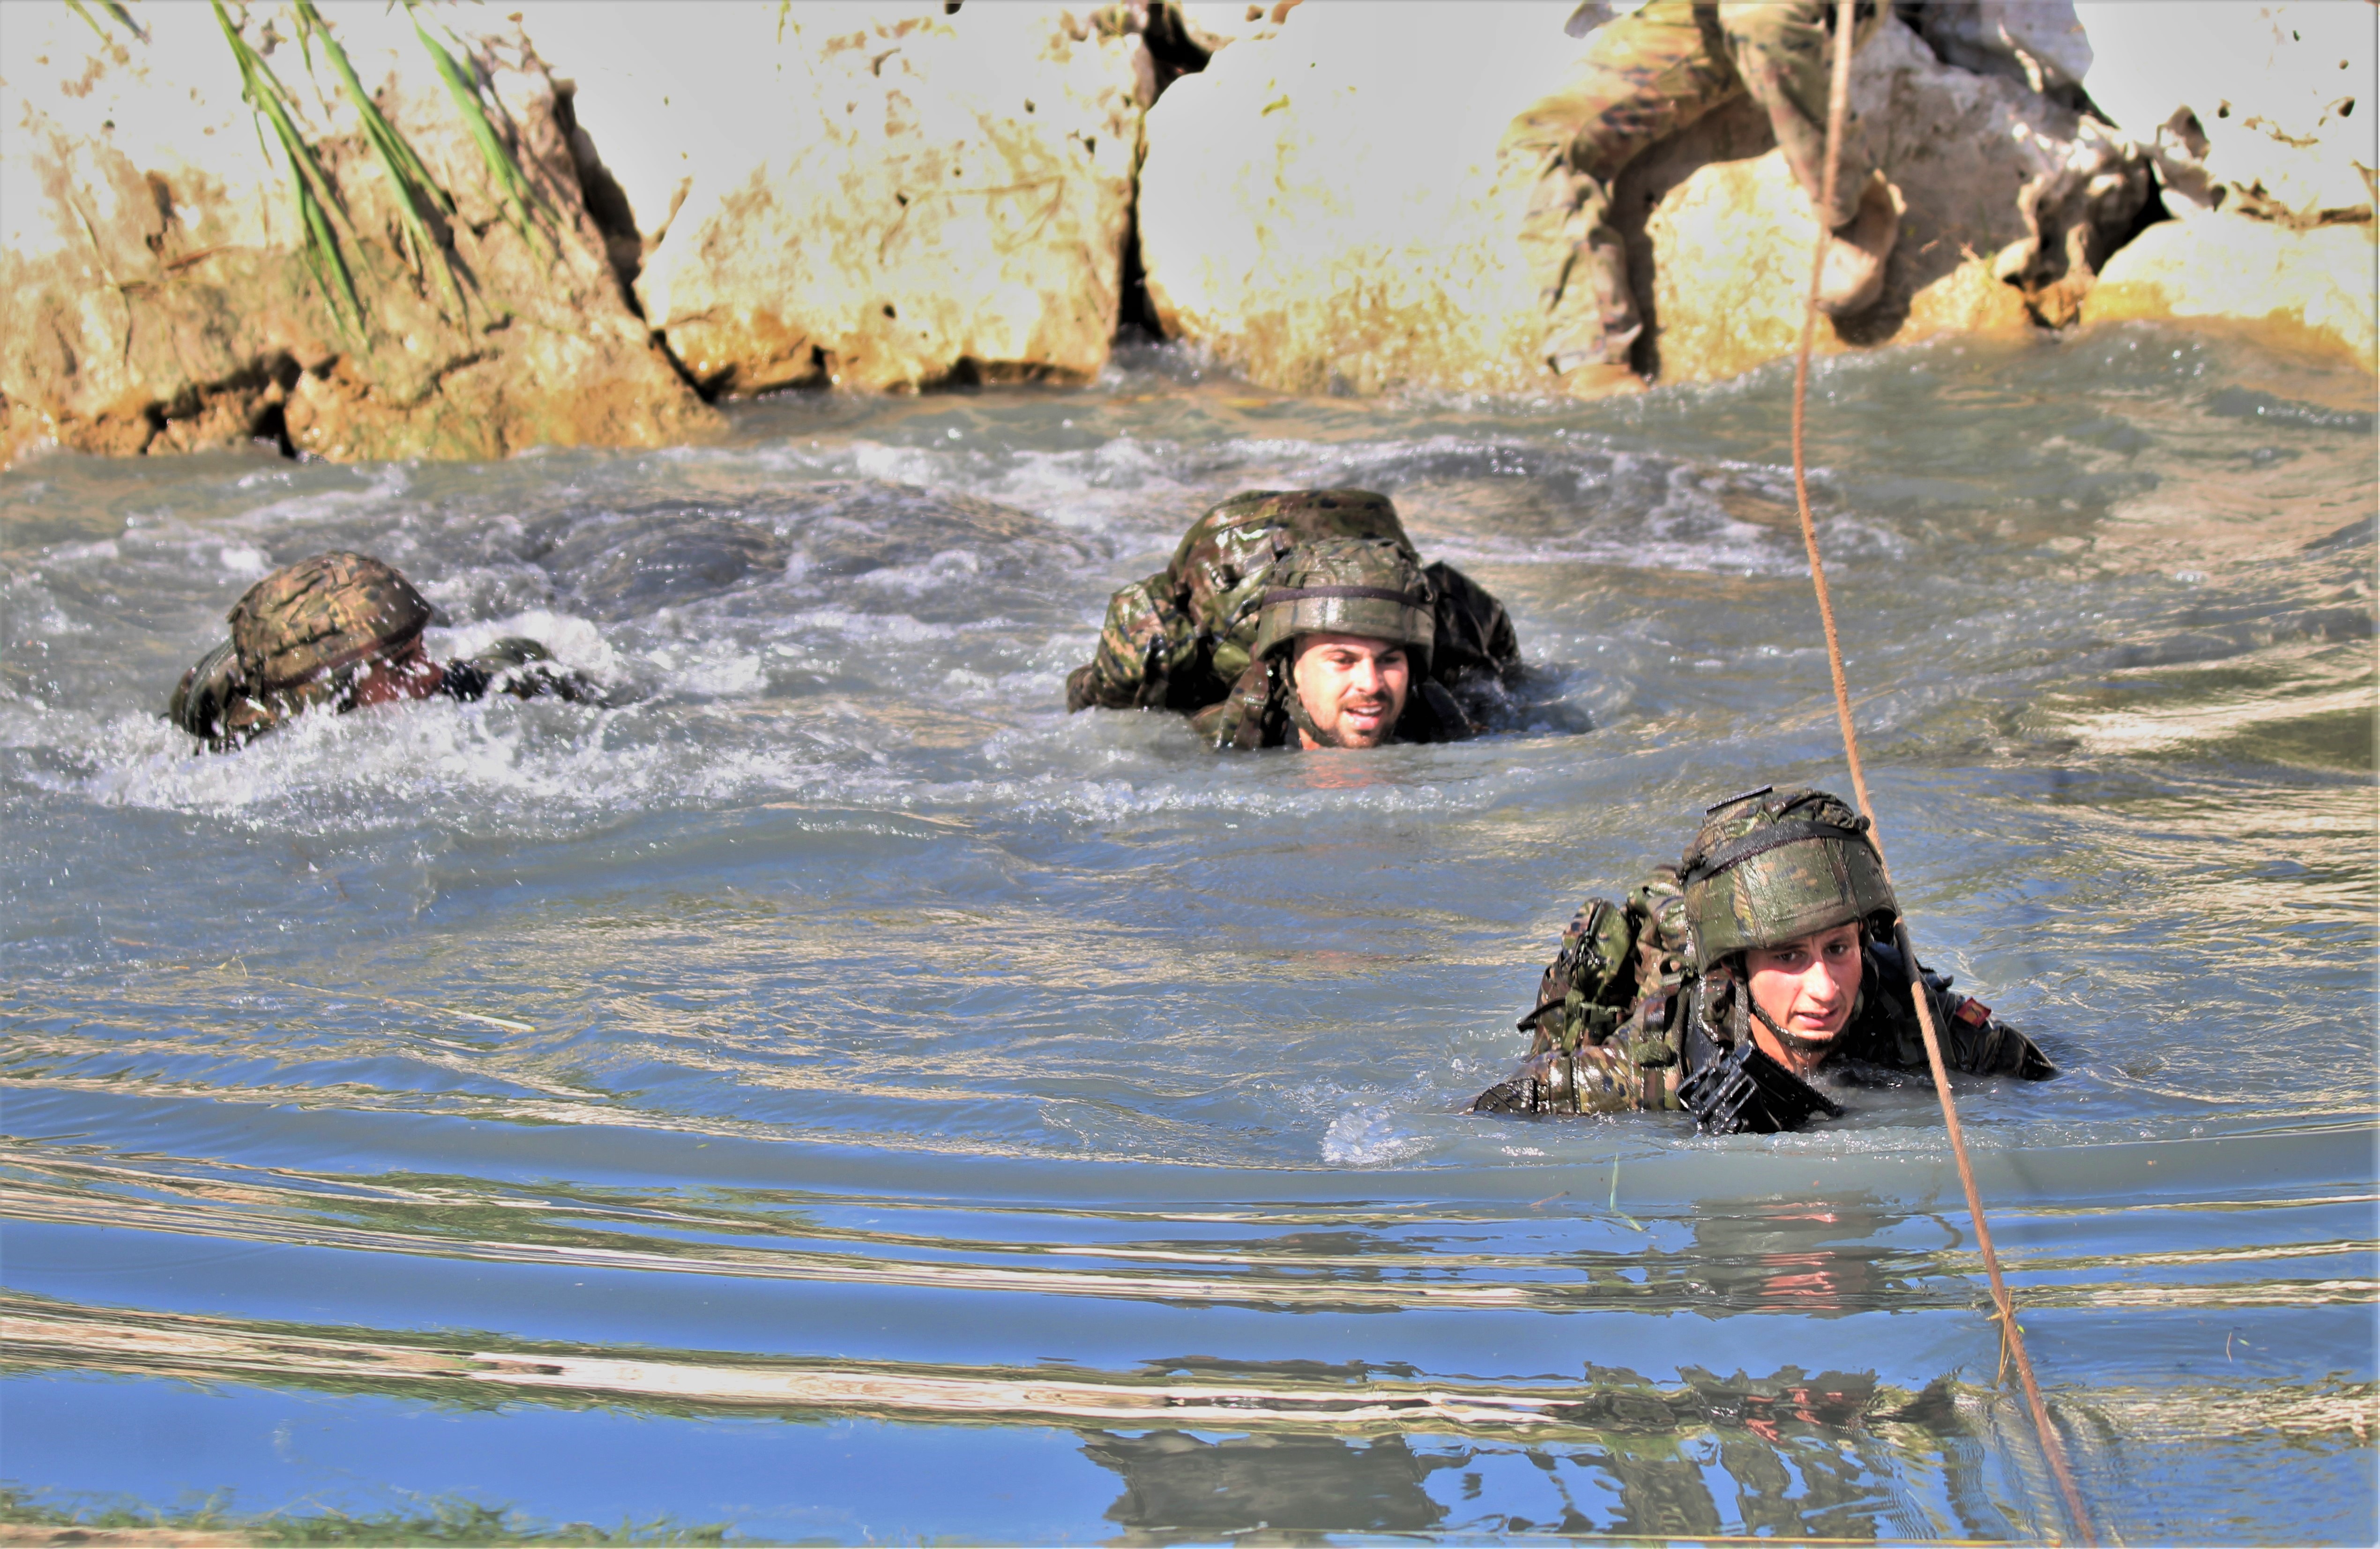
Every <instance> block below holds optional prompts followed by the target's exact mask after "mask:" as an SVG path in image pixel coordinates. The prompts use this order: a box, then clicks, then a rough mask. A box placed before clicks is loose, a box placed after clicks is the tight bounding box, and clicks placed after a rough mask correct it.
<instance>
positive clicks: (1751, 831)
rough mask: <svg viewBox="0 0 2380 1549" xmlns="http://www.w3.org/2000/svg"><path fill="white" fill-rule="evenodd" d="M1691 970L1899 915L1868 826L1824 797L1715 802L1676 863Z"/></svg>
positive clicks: (1878, 926)
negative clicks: (1852, 923)
mask: <svg viewBox="0 0 2380 1549" xmlns="http://www.w3.org/2000/svg"><path fill="white" fill-rule="evenodd" d="M1678 877H1679V881H1680V882H1681V883H1682V885H1683V887H1684V889H1685V903H1686V918H1687V921H1688V923H1689V925H1690V926H1692V930H1693V936H1694V965H1695V967H1696V968H1698V969H1703V970H1707V969H1708V968H1709V967H1710V966H1711V964H1713V963H1715V962H1718V961H1719V960H1720V959H1722V958H1724V957H1727V956H1728V955H1730V953H1734V952H1740V951H1743V950H1745V949H1746V948H1749V947H1773V946H1776V945H1778V944H1779V943H1781V942H1786V941H1791V940H1795V939H1798V938H1801V937H1804V936H1807V935H1809V934H1810V933H1811V932H1813V931H1820V930H1831V929H1833V928H1834V927H1835V926H1839V925H1842V924H1845V923H1846V922H1849V921H1852V920H1858V921H1861V922H1863V923H1864V924H1866V925H1868V926H1870V928H1871V930H1872V931H1873V932H1876V933H1878V934H1880V933H1882V932H1883V931H1885V930H1888V929H1889V928H1890V927H1891V925H1892V922H1893V921H1894V920H1895V919H1897V918H1898V917H1899V916H1900V905H1899V904H1898V903H1897V902H1894V899H1893V896H1892V888H1891V886H1890V884H1888V882H1886V881H1885V879H1884V863H1883V861H1882V860H1881V859H1880V858H1878V856H1877V855H1876V845H1875V843H1874V842H1873V841H1871V840H1869V838H1868V837H1867V819H1866V818H1864V817H1859V816H1858V815H1857V814H1855V813H1853V812H1852V809H1851V808H1850V806H1848V805H1845V804H1844V803H1843V802H1841V801H1840V800H1838V799H1837V798H1835V797H1833V796H1830V795H1828V793H1826V792H1824V791H1813V790H1811V789H1810V788H1808V787H1807V786H1794V787H1791V788H1789V789H1787V790H1783V791H1775V790H1765V789H1764V790H1760V791H1755V792H1754V793H1751V794H1750V795H1748V796H1738V797H1735V798H1734V799H1732V800H1730V801H1726V802H1722V803H1720V804H1719V805H1718V806H1715V807H1713V808H1711V809H1710V811H1709V812H1708V813H1707V814H1706V815H1705V817H1704V818H1703V826H1702V829H1701V831H1699V832H1698V833H1696V834H1695V835H1694V843H1693V844H1691V845H1689V846H1688V847H1687V849H1686V853H1685V855H1684V857H1683V858H1682V860H1681V861H1680V862H1679V863H1678Z"/></svg>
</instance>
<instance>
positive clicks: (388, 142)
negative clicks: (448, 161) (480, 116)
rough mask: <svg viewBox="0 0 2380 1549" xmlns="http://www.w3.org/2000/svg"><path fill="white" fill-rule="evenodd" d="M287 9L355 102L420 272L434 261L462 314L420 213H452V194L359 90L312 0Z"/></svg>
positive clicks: (446, 258) (444, 255)
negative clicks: (313, 40)
mask: <svg viewBox="0 0 2380 1549" xmlns="http://www.w3.org/2000/svg"><path fill="white" fill-rule="evenodd" d="M291 9H292V10H294V11H295V12H296V13H297V35H298V36H299V37H300V38H301V39H310V38H311V37H314V36H320V37H321V39H322V54H323V56H324V57H326V58H327V59H329V60H330V61H331V67H332V69H333V70H334V71H335V72H337V75H338V77H339V84H340V86H341V87H342V88H343V89H344V90H345V91H346V94H347V100H348V101H349V102H350V103H354V104H355V109H356V114H357V116H358V117H359V118H361V119H362V120H363V126H364V138H365V139H367V140H369V141H370V144H371V148H372V154H373V155H374V156H375V157H376V158H377V159H378V160H379V162H380V170H381V175H382V177H383V178H384V179H386V181H387V183H388V188H389V192H390V193H392V194H394V195H395V196H396V209H397V214H398V215H399V216H400V217H402V218H403V220H404V222H405V227H406V231H407V235H408V236H411V237H412V239H413V247H414V253H415V257H416V260H417V262H418V263H419V266H420V268H421V270H422V272H423V273H424V275H425V276H426V275H427V274H428V272H430V270H431V268H432V267H435V268H436V270H437V272H438V278H439V280H440V281H441V282H442V283H443V289H444V290H445V292H446V296H447V298H448V299H449V300H450V301H452V302H453V303H454V305H455V312H456V314H457V315H458V316H460V315H464V314H466V313H467V312H468V308H467V306H466V304H465V302H464V299H463V287H462V283H461V281H460V280H459V279H458V278H457V276H456V275H455V263H454V260H453V258H452V257H451V256H450V255H449V254H448V252H447V250H446V248H445V247H444V246H443V244H442V243H440V242H439V241H438V239H437V238H436V237H435V236H432V235H431V230H430V227H429V224H427V223H426V222H425V221H424V220H423V218H422V217H423V216H424V215H425V214H426V213H428V212H429V211H431V209H432V208H436V209H439V210H443V211H444V212H447V213H448V214H452V213H454V210H455V200H454V197H453V196H452V195H450V194H448V193H447V191H446V190H445V189H444V188H441V187H439V184H438V180H437V179H436V178H434V177H432V176H431V175H430V169H429V167H427V166H425V165H424V164H423V163H422V160H421V158H420V156H419V155H418V154H416V153H415V151H414V149H413V146H412V144H411V142H409V141H408V140H407V139H406V138H405V136H404V135H403V134H402V133H401V132H399V131H398V129H397V127H396V126H395V125H394V124H392V123H390V122H389V121H388V116H387V115H385V114H383V113H382V112H381V110H380V104H379V103H376V102H374V101H372V97H371V93H370V92H369V91H365V90H364V85H363V82H362V81H361V80H359V79H357V77H356V68H355V66H354V64H353V63H352V62H350V61H349V60H348V58H347V51H346V49H344V48H342V47H340V46H339V41H338V39H336V38H334V37H333V36H332V35H331V30H330V26H329V24H328V23H327V22H325V21H324V20H323V19H322V13H321V12H319V11H317V10H316V9H315V8H314V6H313V0H292V5H291ZM312 57H313V55H312V52H311V49H310V47H309V51H308V54H307V58H308V62H309V67H311V61H312Z"/></svg>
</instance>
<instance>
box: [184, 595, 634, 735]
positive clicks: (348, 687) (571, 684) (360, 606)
mask: <svg viewBox="0 0 2380 1549" xmlns="http://www.w3.org/2000/svg"><path fill="white" fill-rule="evenodd" d="M230 618H231V638H230V639H229V640H227V641H225V642H224V643H223V644H222V645H219V646H217V647H215V648H214V649H212V650H211V651H209V652H208V653H207V654H206V655H205V656H203V657H200V659H199V661H198V664H197V665H196V666H194V667H192V668H191V669H190V670H189V671H188V672H185V673H183V674H182V681H181V683H180V684H179V685H178V686H177V687H176V688H175V690H174V699H173V703H172V704H170V705H169V706H167V707H166V709H165V717H166V719H167V720H171V721H172V722H173V723H174V724H175V725H176V726H178V727H180V728H181V729H182V730H183V731H185V732H188V733H190V735H192V736H194V737H198V738H200V739H201V740H202V741H204V742H205V743H206V744H207V745H208V746H209V747H211V748H214V749H216V750H217V751H221V750H223V749H225V748H233V747H238V746H240V745H242V744H246V743H249V742H252V741H254V740H255V739H256V738H258V737H261V736H262V735H263V734H264V733H265V732H270V731H271V730H273V728H274V727H275V726H278V725H280V724H281V723H282V722H283V721H285V720H288V719H289V718H290V717H291V716H293V715H296V714H297V713H298V712H300V711H302V710H306V709H309V708H312V707H314V706H317V705H327V706H329V707H331V708H333V709H334V710H335V711H336V712H338V713H339V714H342V715H344V714H346V712H347V711H349V710H354V709H360V708H363V707H365V706H367V705H381V704H387V703H389V702H391V701H394V700H399V699H427V698H430V697H431V696H433V695H438V696H445V697H447V698H450V699H462V700H472V699H480V698H484V697H486V696H488V695H489V694H491V693H502V694H510V695H513V696H516V697H517V698H522V699H529V698H535V697H538V696H545V695H551V696H554V697H557V698H562V699H569V700H577V701H592V700H595V699H597V698H598V697H600V696H599V695H598V693H597V690H596V688H595V686H594V685H593V684H590V683H589V682H588V681H587V680H586V679H585V678H583V677H581V676H579V675H578V674H577V673H576V672H568V671H564V670H558V669H556V668H555V667H553V665H552V662H553V653H552V652H551V651H549V650H547V649H546V648H545V647H543V646H541V645H540V644H538V643H537V642H536V641H534V640H525V639H520V638H517V637H512V638H506V639H503V640H498V641H496V642H495V643H494V644H493V645H492V646H490V647H487V648H486V649H485V650H482V651H480V653H479V654H478V655H476V656H474V657H471V658H469V659H468V660H461V661H448V662H436V661H432V660H430V657H429V654H428V652H426V651H425V650H424V649H423V648H422V644H421V632H422V630H423V629H424V628H425V627H427V626H428V624H429V623H430V619H431V607H430V603H429V601H428V599H425V598H424V597H423V596H422V595H421V594H420V593H419V592H418V591H416V590H414V588H413V585H412V583H411V582H409V581H407V579H406V578H405V577H404V576H402V575H398V574H397V573H396V571H395V570H394V569H392V568H391V567H390V566H388V565H385V564H383V563H381V562H380V561H378V560H376V559H372V558H370V557H369V556H367V555H363V554H350V553H330V554H317V555H315V556H314V557H313V558H312V559H310V560H303V561H300V562H299V563H297V564H293V565H286V566H285V567H283V568H282V569H279V570H276V571H274V572H273V574H272V575H267V576H266V577H265V578H264V579H263V580H261V581H259V582H258V583H256V585H254V586H252V587H249V588H248V590H247V592H246V593H245V594H243V595H242V596H241V598H240V599H239V601H238V602H237V603H236V604H235V605H234V606H233V608H232V611H231V615H230Z"/></svg>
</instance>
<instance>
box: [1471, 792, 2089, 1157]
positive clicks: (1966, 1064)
mask: <svg viewBox="0 0 2380 1549" xmlns="http://www.w3.org/2000/svg"><path fill="white" fill-rule="evenodd" d="M1899 917H1900V906H1899V905H1898V904H1897V903H1895V902H1894V901H1893V896H1892V889H1891V888H1890V887H1888V885H1887V884H1886V882H1885V879H1884V866H1883V863H1882V862H1881V861H1879V860H1878V859H1877V858H1876V847H1875V845H1874V844H1873V843H1871V842H1870V841H1869V840H1868V837H1867V819H1866V818H1864V817H1855V816H1854V815H1853V814H1852V810H1851V808H1850V807H1848V806H1846V805H1844V804H1843V803H1841V802H1840V801H1838V800H1836V799H1835V798H1834V797H1833V796H1830V795H1828V794H1827V793H1825V792H1823V791H1812V790H1807V789H1800V788H1796V789H1792V790H1787V791H1775V790H1770V789H1767V788H1766V787H1764V788H1763V789H1761V790H1758V791H1755V792H1753V793H1750V794H1749V795H1743V796H1738V797H1735V798H1733V799H1732V800H1730V801H1726V802H1722V803H1720V804H1719V805H1717V806H1715V807H1712V808H1711V809H1710V811H1709V812H1708V813H1707V814H1706V816H1705V817H1704V821H1703V825H1702V829H1701V831H1700V832H1698V833H1697V834H1695V836H1694V843H1693V844H1691V845H1689V846H1688V847H1687V849H1686V853H1685V855H1684V857H1683V858H1682V860H1681V861H1680V862H1679V863H1678V865H1675V866H1674V867H1672V866H1661V867H1658V868H1657V869H1656V870H1655V871H1654V872H1653V874H1652V876H1651V877H1649V878H1648V879H1647V880H1646V881H1645V883H1644V884H1643V885H1641V886H1640V887H1638V888H1637V889H1636V890H1635V891H1634V892H1633V893H1631V894H1629V896H1628V902H1626V904H1625V905H1621V904H1615V903H1612V902H1609V901H1608V900H1605V899H1591V900H1589V901H1588V902H1587V903H1586V905H1585V907H1584V908H1582V909H1581V910H1580V911H1579V912H1578V914H1577V916H1576V917H1575V918H1573V920H1572V921H1571V923H1570V928H1569V929H1568V930H1566V931H1564V932H1563V934H1562V941H1561V950H1560V953H1559V955H1557V956H1556V957H1555V959H1554V961H1553V962H1552V964H1551V965H1550V966H1548V968H1547V969H1546V973H1545V978H1544V980H1543V982H1542V983H1541V984H1540V986H1539V988H1538V991H1537V1004H1536V1009H1534V1010H1531V1011H1530V1012H1529V1014H1528V1015H1526V1016H1524V1017H1523V1018H1522V1019H1521V1023H1520V1026H1521V1028H1522V1030H1523V1031H1524V1032H1534V1034H1535V1040H1534V1042H1533V1043H1532V1044H1531V1045H1530V1048H1529V1057H1528V1059H1527V1061H1526V1062H1525V1063H1524V1064H1523V1065H1522V1067H1521V1069H1520V1070H1519V1071H1516V1072H1515V1073H1514V1074H1513V1075H1512V1078H1511V1079H1509V1080H1507V1081H1504V1082H1502V1083H1499V1084H1497V1085H1495V1086H1493V1087H1490V1088H1489V1089H1488V1091H1486V1092H1484V1093H1482V1094H1480V1095H1479V1097H1478V1098H1477V1100H1476V1101H1475V1103H1474V1104H1473V1105H1472V1111H1473V1112H1475V1113H1560V1114H1573V1113H1612V1112H1621V1111H1625V1110H1629V1109H1636V1108H1645V1109H1653V1108H1666V1109H1675V1108H1684V1109H1686V1110H1687V1111H1689V1112H1691V1113H1693V1114H1694V1119H1695V1122H1696V1123H1697V1125H1698V1126H1699V1127H1700V1128H1702V1129H1703V1130H1705V1131H1710V1132H1712V1133H1718V1134H1727V1133H1734V1132H1737V1131H1754V1132H1757V1133H1763V1134H1766V1133H1769V1132H1772V1131H1778V1130H1791V1129H1795V1128H1798V1127H1800V1126H1801V1125H1802V1124H1803V1123H1804V1122H1805V1121H1807V1120H1808V1119H1811V1118H1813V1117H1815V1116H1817V1115H1821V1114H1823V1115H1828V1116H1833V1117H1839V1116H1840V1114H1841V1112H1842V1109H1841V1108H1840V1107H1838V1106H1837V1105H1836V1104H1835V1102H1834V1101H1833V1100H1832V1099H1831V1098H1829V1097H1828V1096H1827V1095H1825V1094H1824V1093H1822V1092H1821V1091H1819V1090H1818V1089H1817V1087H1816V1086H1815V1085H1813V1084H1812V1083H1814V1082H1818V1081H1823V1080H1824V1079H1825V1078H1826V1077H1827V1076H1828V1075H1830V1074H1839V1073H1846V1072H1848V1071H1852V1070H1855V1069H1856V1068H1857V1067H1859V1066H1861V1065H1867V1066H1882V1067H1887V1068H1892V1069H1899V1070H1924V1069H1925V1068H1926V1061H1925V1043H1924V1040H1923V1036H1922V1035H1921V1033H1920V1032H1919V1029H1918V1023H1917V1013H1916V1009H1915V1006H1914V1004H1913V1001H1912V1000H1911V998H1910V990H1909V974H1908V972H1907V970H1906V969H1905V967H1904V966H1903V964H1902V962H1901V959H1900V951H1899V950H1898V948H1897V947H1896V946H1895V944H1894V942H1895V937H1894V931H1893V927H1894V925H1895V923H1896V922H1897V920H1898V919H1899ZM1923 976H1924V980H1925V993H1926V996H1927V998H1928V999H1929V1001H1930V1002H1931V1005H1932V1008H1933V1011H1934V1025H1935V1028H1936V1030H1937V1033H1938V1034H1939V1035H1940V1037H1941V1039H1942V1059H1943V1062H1944V1063H1945V1064H1946V1065H1948V1066H1949V1068H1950V1069H1951V1070H1954V1071H1971V1072H1973V1073H1976V1074H1982V1075H2011V1076H2020V1077H2022V1078H2024V1079H2026V1080H2028V1081H2038V1080H2041V1079H2044V1078H2046V1077H2048V1076H2054V1075H2056V1074H2057V1073H2058V1071H2057V1068H2056V1067H2055V1066H2053V1065H2051V1064H2050V1062H2049V1061H2048V1060H2047V1059H2045V1058H2044V1057H2043V1056H2042V1053H2041V1051H2040V1050H2039V1049H2038V1048H2035V1047H2034V1045H2033V1041H2032V1040H2031V1039H2029V1038H2027V1037H2026V1036H2025V1035H2023V1034H2022V1033H2020V1032H2018V1031H2017V1030H2016V1029H2015V1028H2013V1027H2010V1026H2009V1025H2008V1024H2007V1023H2004V1022H2001V1021H2000V1020H1999V1019H1998V1018H1997V1017H1995V1016H1993V1015H1992V1012H1991V1008H1990V1007H1988V1006H1985V1005H1983V1004H1982V1003H1981V1002H1979V1001H1976V1000H1974V999H1973V998H1969V997H1966V996H1961V995H1953V994H1951V993H1950V980H1949V976H1948V975H1945V974H1934V973H1932V972H1930V971H1924V972H1923Z"/></svg>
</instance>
